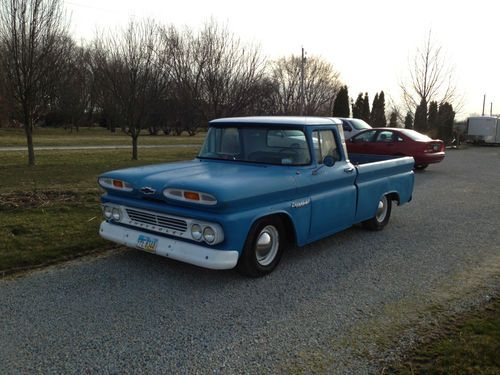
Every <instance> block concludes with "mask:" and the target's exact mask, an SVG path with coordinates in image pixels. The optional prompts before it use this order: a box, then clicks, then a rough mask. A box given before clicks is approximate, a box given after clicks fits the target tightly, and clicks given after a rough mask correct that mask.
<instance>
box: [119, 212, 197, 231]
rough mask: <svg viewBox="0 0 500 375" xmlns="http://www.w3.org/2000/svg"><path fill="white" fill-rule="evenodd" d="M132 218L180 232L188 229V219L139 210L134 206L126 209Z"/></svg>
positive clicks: (138, 221) (135, 220)
mask: <svg viewBox="0 0 500 375" xmlns="http://www.w3.org/2000/svg"><path fill="white" fill-rule="evenodd" d="M126 212H127V215H128V217H129V218H130V220H132V221H134V222H137V223H142V224H146V225H152V226H155V227H158V228H164V229H170V230H174V231H179V232H185V231H186V230H187V226H188V225H187V222H186V220H183V219H179V218H175V217H172V216H167V215H160V214H156V213H153V212H146V211H142V210H141V211H139V210H134V209H132V208H127V209H126Z"/></svg>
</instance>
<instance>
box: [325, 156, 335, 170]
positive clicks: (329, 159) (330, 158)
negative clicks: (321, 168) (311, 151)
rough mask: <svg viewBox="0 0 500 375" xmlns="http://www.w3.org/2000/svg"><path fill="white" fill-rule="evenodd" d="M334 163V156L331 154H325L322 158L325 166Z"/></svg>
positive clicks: (330, 165) (331, 165)
mask: <svg viewBox="0 0 500 375" xmlns="http://www.w3.org/2000/svg"><path fill="white" fill-rule="evenodd" d="M334 164H335V158H334V157H333V156H331V155H327V156H325V158H324V159H323V165H325V166H327V167H333V165H334Z"/></svg>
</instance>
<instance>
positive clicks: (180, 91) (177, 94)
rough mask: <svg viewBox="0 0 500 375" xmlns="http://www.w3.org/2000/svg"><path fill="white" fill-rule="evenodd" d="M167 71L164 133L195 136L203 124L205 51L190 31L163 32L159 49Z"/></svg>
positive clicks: (170, 29) (164, 29) (165, 29)
mask: <svg viewBox="0 0 500 375" xmlns="http://www.w3.org/2000/svg"><path fill="white" fill-rule="evenodd" d="M160 54H161V56H162V59H163V62H164V64H165V66H166V67H167V71H168V83H169V88H170V89H169V95H168V97H167V98H165V100H166V105H165V106H164V107H165V109H166V112H165V115H166V116H165V118H164V120H163V122H165V125H166V126H165V127H164V131H165V133H167V134H168V133H170V132H171V131H174V132H175V133H176V134H180V133H181V132H182V131H183V130H186V131H188V133H189V134H190V135H194V134H195V132H196V129H197V128H198V127H199V126H200V123H201V122H202V121H203V101H202V95H203V93H202V90H203V88H202V86H203V79H202V78H203V76H202V74H203V69H204V67H205V62H206V57H205V55H206V51H205V50H204V48H202V47H201V44H200V41H199V39H198V38H197V37H195V36H194V35H193V33H192V31H191V30H190V29H187V28H186V29H184V30H182V31H179V30H178V29H176V28H175V27H173V26H170V27H166V28H163V29H162V32H161V50H160Z"/></svg>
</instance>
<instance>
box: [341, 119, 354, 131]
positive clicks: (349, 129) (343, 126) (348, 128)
mask: <svg viewBox="0 0 500 375" xmlns="http://www.w3.org/2000/svg"><path fill="white" fill-rule="evenodd" d="M342 128H343V129H344V131H345V132H350V131H351V130H352V128H351V125H349V124H348V123H347V122H346V121H342Z"/></svg>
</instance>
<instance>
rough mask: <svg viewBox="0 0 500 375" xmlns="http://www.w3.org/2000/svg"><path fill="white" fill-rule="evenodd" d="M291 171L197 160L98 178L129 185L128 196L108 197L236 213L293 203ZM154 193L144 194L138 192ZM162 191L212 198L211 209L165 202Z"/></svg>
mask: <svg viewBox="0 0 500 375" xmlns="http://www.w3.org/2000/svg"><path fill="white" fill-rule="evenodd" d="M294 176H295V169H294V168H290V167H286V166H273V165H258V164H251V163H241V162H235V161H218V160H200V159H195V160H192V161H187V162H179V163H168V164H157V165H150V166H144V167H136V168H127V169H121V170H115V171H111V172H107V173H105V174H103V175H101V177H110V178H114V179H119V180H123V181H126V182H129V183H130V184H132V186H133V191H132V192H130V193H125V192H117V191H114V190H111V189H110V190H109V191H108V193H109V194H110V195H114V194H116V195H120V196H129V197H131V198H139V199H157V200H162V201H167V202H168V203H169V204H173V205H179V206H187V207H199V208H202V209H218V210H228V209H231V210H238V209H241V208H246V207H248V206H250V207H251V206H253V205H255V204H258V205H259V206H262V205H264V204H266V203H267V202H268V203H269V204H273V203H277V202H280V201H285V200H291V199H294V198H295V196H296V194H297V189H296V181H295V177H294ZM145 187H149V188H151V189H153V190H155V193H154V194H144V193H142V192H141V189H142V188H145ZM166 188H177V189H183V190H192V191H197V192H203V193H208V194H211V195H213V196H214V197H215V198H216V199H217V204H216V205H215V206H206V205H203V204H199V203H191V202H184V201H178V200H172V199H169V198H166V197H165V196H164V195H163V191H164V190H165V189H166Z"/></svg>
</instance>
